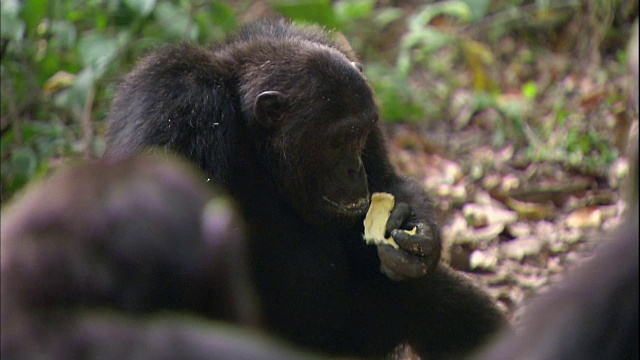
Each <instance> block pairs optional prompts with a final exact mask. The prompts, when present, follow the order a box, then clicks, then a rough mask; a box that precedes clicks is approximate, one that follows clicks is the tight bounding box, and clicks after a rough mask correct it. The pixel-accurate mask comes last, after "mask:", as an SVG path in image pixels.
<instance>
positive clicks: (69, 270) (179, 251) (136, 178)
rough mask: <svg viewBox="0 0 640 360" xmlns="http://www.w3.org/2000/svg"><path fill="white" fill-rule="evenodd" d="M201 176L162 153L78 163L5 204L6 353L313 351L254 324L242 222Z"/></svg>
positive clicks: (149, 355) (96, 355) (278, 355)
mask: <svg viewBox="0 0 640 360" xmlns="http://www.w3.org/2000/svg"><path fill="white" fill-rule="evenodd" d="M199 179H201V176H199V175H196V174H195V173H194V172H193V171H192V169H191V167H190V166H186V165H184V164H182V163H179V162H177V161H176V160H169V159H164V158H163V159H159V158H152V157H140V158H134V159H127V160H124V161H123V162H118V163H111V164H107V163H94V164H86V165H84V164H83V165H74V166H72V167H70V168H68V169H65V170H62V171H61V172H60V173H58V174H56V175H55V176H54V177H53V178H52V179H50V180H48V181H46V182H45V183H43V184H38V185H35V186H33V187H32V188H31V189H29V191H28V192H27V193H26V195H25V196H24V197H22V198H21V199H20V200H19V201H18V202H16V203H14V204H12V205H11V206H9V207H8V208H7V209H5V210H4V211H3V216H2V227H1V229H2V268H1V274H0V276H1V278H2V282H1V289H2V303H1V320H2V321H1V323H2V337H1V338H0V344H1V347H0V350H1V357H2V359H7V360H9V359H31V358H44V359H114V360H115V359H129V358H136V359H274V360H276V359H306V358H315V357H314V356H312V355H310V354H304V353H301V352H299V351H295V350H292V349H290V348H288V347H287V346H285V345H282V344H280V343H277V342H275V341H273V340H269V339H267V338H266V337H264V336H261V335H259V333H258V332H256V331H255V329H253V328H254V327H255V325H256V324H257V323H258V322H259V314H258V313H259V310H258V305H257V304H256V299H255V294H254V293H253V290H252V288H251V285H250V284H249V283H248V282H247V275H248V274H247V273H246V272H245V270H246V264H245V261H244V259H245V255H244V249H243V241H242V240H243V236H242V233H241V231H240V230H239V229H238V228H237V227H238V226H240V224H239V219H238V218H237V216H236V215H235V212H234V210H233V205H232V203H231V202H230V200H229V199H228V198H227V197H224V196H219V195H216V194H218V193H219V192H214V191H212V189H211V188H209V187H207V186H206V185H205V184H204V183H203V182H202V181H200V180H199ZM132 219H133V221H132ZM213 319H216V320H223V321H225V322H226V323H225V324H223V323H222V322H219V321H213ZM229 322H231V323H234V324H235V326H232V325H230V324H228V323H229ZM243 327H244V328H243Z"/></svg>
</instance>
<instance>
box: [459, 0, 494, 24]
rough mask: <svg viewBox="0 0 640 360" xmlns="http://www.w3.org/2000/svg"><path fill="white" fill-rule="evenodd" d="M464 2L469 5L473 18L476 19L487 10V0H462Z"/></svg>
mask: <svg viewBox="0 0 640 360" xmlns="http://www.w3.org/2000/svg"><path fill="white" fill-rule="evenodd" d="M462 1H463V2H464V3H466V4H467V6H469V9H470V10H471V14H472V15H473V20H474V21H478V20H480V19H482V18H484V16H485V15H486V14H487V10H488V9H489V0H462Z"/></svg>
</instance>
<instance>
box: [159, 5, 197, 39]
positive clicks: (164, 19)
mask: <svg viewBox="0 0 640 360" xmlns="http://www.w3.org/2000/svg"><path fill="white" fill-rule="evenodd" d="M154 14H155V15H156V17H157V19H158V22H159V25H160V26H162V27H164V29H165V33H166V34H167V35H169V37H171V38H173V39H178V40H191V41H194V40H196V39H197V38H198V34H199V29H198V27H197V26H195V24H193V23H192V21H191V18H190V17H189V15H188V14H187V13H186V12H185V11H184V10H183V9H181V8H178V7H176V6H175V5H173V4H171V3H168V2H161V3H159V4H158V6H157V7H156V10H155V12H154Z"/></svg>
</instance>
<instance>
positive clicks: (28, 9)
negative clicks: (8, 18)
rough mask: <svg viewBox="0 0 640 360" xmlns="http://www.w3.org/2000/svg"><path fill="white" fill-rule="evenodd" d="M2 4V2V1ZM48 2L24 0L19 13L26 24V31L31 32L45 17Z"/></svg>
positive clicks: (44, 0)
mask: <svg viewBox="0 0 640 360" xmlns="http://www.w3.org/2000/svg"><path fill="white" fill-rule="evenodd" d="M3 2H4V0H3ZM48 3H49V1H48V0H25V1H24V3H23V6H22V9H21V11H20V15H21V17H22V18H23V19H24V21H25V22H26V24H27V31H29V32H32V31H35V29H36V28H37V27H38V25H40V23H41V22H42V20H44V19H45V18H46V17H47V5H48Z"/></svg>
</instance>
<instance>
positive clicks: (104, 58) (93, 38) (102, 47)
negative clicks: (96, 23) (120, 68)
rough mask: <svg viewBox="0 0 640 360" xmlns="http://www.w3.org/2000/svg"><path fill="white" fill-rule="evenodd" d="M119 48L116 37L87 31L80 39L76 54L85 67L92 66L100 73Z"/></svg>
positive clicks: (115, 55)
mask: <svg viewBox="0 0 640 360" xmlns="http://www.w3.org/2000/svg"><path fill="white" fill-rule="evenodd" d="M119 50H120V46H119V42H118V39H114V38H113V37H107V36H106V35H104V34H100V33H89V34H88V35H85V36H83V37H82V38H81V39H80V42H79V44H78V56H79V57H80V59H81V60H82V64H83V65H84V66H85V67H91V68H94V69H95V70H96V71H97V72H98V76H100V75H102V74H103V73H104V71H105V70H106V69H107V67H108V66H109V65H110V64H111V63H112V61H113V60H114V59H115V58H116V57H117V55H118V51H119Z"/></svg>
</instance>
